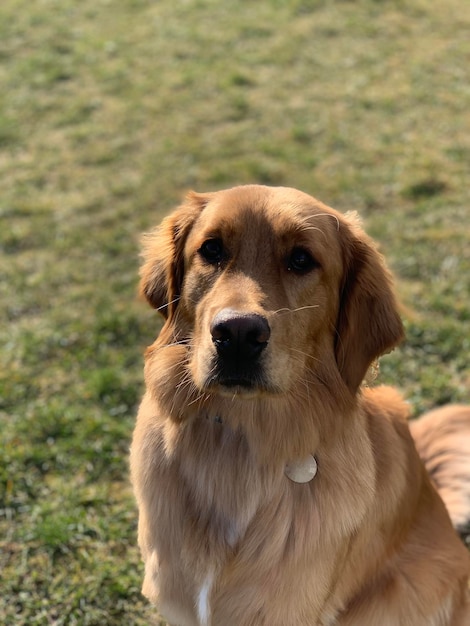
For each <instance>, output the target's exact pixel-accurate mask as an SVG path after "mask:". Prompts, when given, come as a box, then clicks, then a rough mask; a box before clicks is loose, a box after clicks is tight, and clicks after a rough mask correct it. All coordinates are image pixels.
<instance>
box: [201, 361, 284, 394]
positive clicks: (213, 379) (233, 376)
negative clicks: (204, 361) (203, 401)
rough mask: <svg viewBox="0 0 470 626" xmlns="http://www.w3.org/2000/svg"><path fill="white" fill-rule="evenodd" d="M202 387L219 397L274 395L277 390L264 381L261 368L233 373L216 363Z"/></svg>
mask: <svg viewBox="0 0 470 626" xmlns="http://www.w3.org/2000/svg"><path fill="white" fill-rule="evenodd" d="M204 387H205V388H206V389H207V390H208V391H212V392H215V393H220V394H221V395H230V396H234V395H237V396H240V397H242V396H245V397H248V396H249V397H253V395H260V394H275V393H278V392H279V390H278V389H275V388H274V386H273V385H271V384H270V383H269V381H268V380H266V378H265V375H264V372H263V368H262V367H261V366H257V367H252V368H248V369H246V368H245V369H244V370H241V371H238V372H237V371H233V370H232V368H227V367H226V365H225V364H223V363H220V362H217V360H216V363H215V364H214V367H213V368H212V373H211V375H210V376H209V377H208V378H207V380H206V382H205V385H204Z"/></svg>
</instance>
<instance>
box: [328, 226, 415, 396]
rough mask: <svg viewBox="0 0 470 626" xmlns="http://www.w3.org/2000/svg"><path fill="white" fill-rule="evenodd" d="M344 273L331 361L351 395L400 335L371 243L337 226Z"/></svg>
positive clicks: (388, 281) (388, 284)
mask: <svg viewBox="0 0 470 626" xmlns="http://www.w3.org/2000/svg"><path fill="white" fill-rule="evenodd" d="M340 234H341V236H342V244H343V258H344V267H345V273H344V276H343V285H342V290H341V294H340V305H339V315H338V321H337V325H336V330H337V335H336V346H335V352H336V362H337V363H338V368H339V370H340V372H341V376H342V378H343V380H344V381H345V382H346V384H347V386H348V387H349V389H350V390H351V391H352V393H355V392H356V391H357V388H358V387H359V385H360V384H361V382H362V380H363V379H364V376H365V374H366V372H367V369H368V368H369V366H370V364H371V363H372V362H373V361H374V359H376V358H377V357H378V356H380V355H381V354H383V353H384V352H386V351H388V350H390V349H392V348H393V347H395V346H396V345H397V344H398V343H399V342H400V341H401V340H402V339H403V336H404V331H403V325H402V322H401V319H400V315H399V313H398V304H397V301H396V298H395V295H394V293H393V289H392V278H391V275H390V273H389V271H388V270H387V268H386V267H385V263H384V260H383V258H382V256H381V255H380V254H379V253H378V251H377V250H376V248H375V246H374V244H373V242H372V240H371V239H370V238H369V237H368V236H367V235H366V234H365V233H364V232H363V231H362V230H361V229H360V228H359V226H358V225H357V224H355V223H354V222H353V221H352V222H351V224H350V225H349V224H348V226H346V225H343V224H341V226H340Z"/></svg>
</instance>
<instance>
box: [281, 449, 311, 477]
mask: <svg viewBox="0 0 470 626" xmlns="http://www.w3.org/2000/svg"><path fill="white" fill-rule="evenodd" d="M317 469H318V465H317V462H316V460H315V457H314V456H313V454H309V455H308V456H307V457H306V458H305V459H302V460H300V461H292V462H291V463H288V464H287V465H286V469H285V470H284V473H285V475H286V476H287V478H289V479H290V480H292V481H293V482H294V483H308V482H309V481H310V480H312V478H313V477H314V476H315V474H316V473H317Z"/></svg>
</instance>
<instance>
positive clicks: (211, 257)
mask: <svg viewBox="0 0 470 626" xmlns="http://www.w3.org/2000/svg"><path fill="white" fill-rule="evenodd" d="M198 252H199V254H200V255H201V256H202V258H203V259H205V260H206V261H207V262H208V263H220V261H222V257H223V254H224V248H223V245H222V242H221V240H220V239H207V241H205V242H204V243H203V244H202V246H201V247H200V248H199V250H198Z"/></svg>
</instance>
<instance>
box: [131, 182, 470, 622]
mask: <svg viewBox="0 0 470 626" xmlns="http://www.w3.org/2000/svg"><path fill="white" fill-rule="evenodd" d="M141 290H142V293H143V294H144V295H145V296H146V298H147V299H148V301H149V302H150V303H151V305H152V306H153V307H155V308H156V309H158V310H159V311H160V312H161V313H162V314H163V316H164V318H165V324H164V326H163V329H162V330H161V332H160V335H159V337H158V338H157V340H156V341H155V343H154V344H153V345H152V346H151V347H150V348H148V350H147V353H146V363H145V382H146V393H145V396H144V398H143V401H142V404H141V407H140V410H139V414H138V417H137V425H136V428H135V432H134V438H133V442H132V447H131V459H130V463H131V475H132V482H133V486H134V490H135V494H136V498H137V503H138V507H139V545H140V548H141V551H142V556H143V559H144V561H145V579H144V584H143V593H144V595H145V596H147V597H148V598H149V599H150V600H151V601H152V602H154V603H156V604H157V605H158V607H159V610H160V612H161V614H162V615H163V616H164V617H165V618H166V619H167V620H168V622H169V623H171V624H173V625H178V626H314V625H321V626H350V625H354V626H408V625H409V626H444V625H453V626H468V625H469V624H470V613H469V604H468V597H467V594H468V576H469V555H468V552H467V550H466V548H465V547H464V545H463V543H462V542H461V541H460V538H459V537H458V535H457V533H456V532H455V530H454V528H453V527H452V524H451V521H450V518H449V514H448V512H447V511H446V508H445V506H444V504H443V501H442V499H441V498H440V496H439V495H438V493H437V491H436V490H435V488H434V487H433V485H432V483H431V481H430V478H429V476H428V473H427V472H426V470H425V468H424V466H423V464H422V462H421V460H420V458H419V456H418V453H417V451H416V448H415V445H414V443H413V440H412V437H411V435H410V431H409V427H408V422H407V417H408V409H407V406H406V404H405V403H404V402H403V401H402V400H401V398H400V397H399V395H398V394H397V392H395V391H394V390H393V389H390V388H387V387H378V388H375V389H369V388H367V387H365V386H363V385H362V384H361V383H362V381H363V379H364V377H365V375H366V373H367V371H368V369H369V367H370V366H371V364H373V363H374V361H375V360H376V359H377V358H378V357H379V356H380V355H381V354H383V353H384V352H387V351H389V350H391V349H392V348H393V347H394V346H395V345H396V344H398V343H399V342H400V340H401V339H402V336H403V328H402V323H401V321H400V317H399V314H398V312H397V303H396V300H395V297H394V295H393V291H392V286H391V278H390V275H389V273H388V272H387V270H386V268H385V265H384V262H383V260H382V257H381V256H380V255H379V253H378V252H377V250H376V248H375V246H374V245H373V243H372V241H371V240H370V239H369V238H368V237H367V235H366V234H365V233H364V232H363V231H362V230H361V227H360V225H359V224H358V222H357V219H356V218H355V217H354V216H344V215H342V214H340V213H338V212H336V211H334V210H333V209H330V208H328V207H327V206H325V205H324V204H322V203H321V202H319V201H317V200H315V199H314V198H312V197H310V196H309V195H306V194H304V193H301V192H300V191H296V190H294V189H287V188H270V187H264V186H257V185H253V186H251V185H250V186H242V187H235V188H233V189H228V190H226V191H219V192H215V193H205V194H196V193H191V194H190V195H189V196H188V197H187V198H186V200H185V202H184V203H183V204H182V206H180V207H179V208H178V209H177V210H176V211H175V212H174V213H173V214H172V215H170V216H169V217H167V218H166V219H164V220H163V223H162V225H161V226H160V228H158V229H157V230H156V231H155V232H153V233H152V234H150V235H148V236H147V237H146V239H145V249H144V264H143V267H142V270H141ZM416 429H417V430H419V426H418V425H417V426H416ZM426 445H427V444H426V443H423V446H424V449H425V448H426ZM436 462H438V461H436ZM448 502H449V504H451V502H450V499H449V501H448ZM463 513H464V511H462V514H463ZM467 513H468V507H467ZM459 519H460V518H459Z"/></svg>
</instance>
